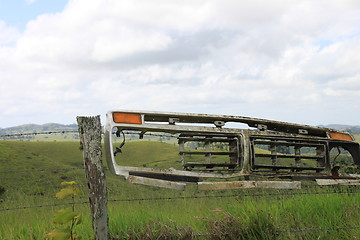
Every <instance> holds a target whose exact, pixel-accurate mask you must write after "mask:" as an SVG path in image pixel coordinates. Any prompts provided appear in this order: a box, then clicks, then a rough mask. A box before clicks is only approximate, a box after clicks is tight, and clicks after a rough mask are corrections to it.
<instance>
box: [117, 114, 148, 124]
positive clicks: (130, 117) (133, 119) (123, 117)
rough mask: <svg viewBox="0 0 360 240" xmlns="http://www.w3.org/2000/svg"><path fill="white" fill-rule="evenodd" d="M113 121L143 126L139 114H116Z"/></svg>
mask: <svg viewBox="0 0 360 240" xmlns="http://www.w3.org/2000/svg"><path fill="white" fill-rule="evenodd" d="M113 119H114V122H115V123H129V124H142V121H141V115H140V114H137V113H120V112H114V113H113Z"/></svg>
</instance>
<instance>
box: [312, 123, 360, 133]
mask: <svg viewBox="0 0 360 240" xmlns="http://www.w3.org/2000/svg"><path fill="white" fill-rule="evenodd" d="M319 127H326V128H333V129H337V130H341V131H345V132H349V133H353V134H357V133H360V126H352V125H343V124H329V125H320V126H319Z"/></svg>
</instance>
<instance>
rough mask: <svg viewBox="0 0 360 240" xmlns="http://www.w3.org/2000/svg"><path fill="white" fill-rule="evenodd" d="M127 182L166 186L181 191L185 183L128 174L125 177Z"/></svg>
mask: <svg viewBox="0 0 360 240" xmlns="http://www.w3.org/2000/svg"><path fill="white" fill-rule="evenodd" d="M127 181H128V182H129V183H135V184H142V185H148V186H154V187H161V188H168V189H175V190H180V191H183V190H185V186H186V183H181V182H172V181H167V180H160V179H155V178H147V177H138V176H129V177H128V178H127Z"/></svg>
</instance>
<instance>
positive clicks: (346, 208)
mask: <svg viewBox="0 0 360 240" xmlns="http://www.w3.org/2000/svg"><path fill="white" fill-rule="evenodd" d="M177 151H178V149H177V147H176V146H174V145H173V144H166V143H151V142H149V141H138V142H127V143H126V145H125V147H124V148H123V154H122V155H121V158H122V159H124V160H121V159H120V161H123V162H124V164H129V165H130V164H131V165H140V166H141V165H143V164H147V166H150V167H154V166H158V167H169V166H170V164H172V163H174V162H175V163H176V161H178V159H179V156H178V152H177ZM160 152H161V153H163V156H160ZM144 159H150V160H149V161H148V162H145V163H144ZM151 159H156V160H157V161H153V160H151ZM178 164H179V163H178ZM81 167H82V153H81V151H80V150H79V143H76V142H16V141H0V171H19V170H23V171H27V172H7V173H3V172H2V173H0V186H1V187H3V188H4V189H5V192H4V193H3V194H1V195H0V209H7V208H18V207H22V206H39V205H53V204H61V203H66V202H67V201H68V200H58V199H55V197H54V194H55V193H56V192H57V191H58V190H59V189H60V183H61V182H62V181H72V180H75V181H76V182H78V183H79V186H80V188H81V194H80V196H78V199H77V200H76V201H79V202H82V201H87V187H86V183H85V177H84V172H83V170H82V169H80V170H66V171H61V170H54V171H50V172H49V171H40V172H31V171H28V170H37V169H62V168H81ZM304 185H305V186H309V188H306V189H302V190H281V191H280V190H271V189H248V190H247V189H243V190H223V191H210V192H199V191H198V190H197V189H196V187H195V186H192V185H191V186H190V187H189V188H187V189H186V191H183V192H178V191H175V190H166V189H158V188H155V187H147V186H142V185H131V184H128V183H126V182H125V180H123V179H122V178H121V177H118V176H113V175H110V174H109V173H108V172H107V186H108V194H109V204H108V208H109V222H110V230H111V234H112V236H113V237H114V238H116V239H124V238H126V236H127V237H128V238H132V239H136V238H143V237H144V236H146V235H148V236H152V237H153V238H156V237H159V236H162V237H163V239H171V237H172V239H181V238H182V237H183V239H189V238H190V237H191V236H193V234H194V233H202V234H205V235H204V236H203V237H198V238H200V239H233V238H234V236H238V235H241V236H243V237H244V239H358V238H359V236H360V229H344V230H331V231H304V232H281V230H288V229H307V228H337V227H348V226H360V224H359V221H358V219H359V218H360V211H359V210H360V194H359V193H352V194H314V193H319V192H326V191H329V192H330V193H331V192H333V191H334V190H336V191H359V190H360V189H359V186H353V187H346V186H342V187H316V186H314V184H313V183H305V184H304ZM300 192H305V193H313V194H303V195H286V194H287V193H300ZM278 193H280V194H282V193H284V194H285V195H275V194H278ZM256 194H258V195H259V196H248V195H256ZM268 194H272V195H268ZM220 195H221V196H229V195H237V197H212V196H220ZM195 196H196V197H198V198H192V197H195ZM176 197H185V198H186V199H172V200H153V201H148V200H142V201H140V200H137V201H130V200H129V201H123V200H124V199H149V198H150V199H152V198H154V199H155V198H176ZM118 200H122V201H118ZM61 208H63V206H55V207H42V208H30V209H20V210H8V211H1V212H0V214H1V217H0V239H4V240H5V239H43V236H44V234H45V233H47V232H49V231H51V230H52V229H54V226H53V224H52V215H53V213H54V212H55V211H56V210H58V209H61ZM76 208H77V209H78V211H80V212H82V214H83V215H84V223H83V224H82V225H81V226H79V227H78V228H77V229H75V231H76V232H77V233H79V234H80V235H82V236H83V239H91V238H92V229H91V218H90V212H89V207H88V205H87V204H78V205H76ZM164 237H165V238H164ZM166 237H167V238H166ZM150 239H151V238H150Z"/></svg>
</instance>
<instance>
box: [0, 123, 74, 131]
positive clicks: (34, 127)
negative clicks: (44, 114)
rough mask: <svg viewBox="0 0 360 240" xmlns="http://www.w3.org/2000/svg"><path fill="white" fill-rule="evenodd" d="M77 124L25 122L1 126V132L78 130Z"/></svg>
mask: <svg viewBox="0 0 360 240" xmlns="http://www.w3.org/2000/svg"><path fill="white" fill-rule="evenodd" d="M77 129H78V127H77V125H76V124H69V125H64V124H59V123H46V124H42V125H38V124H24V125H20V126H15V127H9V128H0V134H9V133H25V132H46V131H71V130H77Z"/></svg>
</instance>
